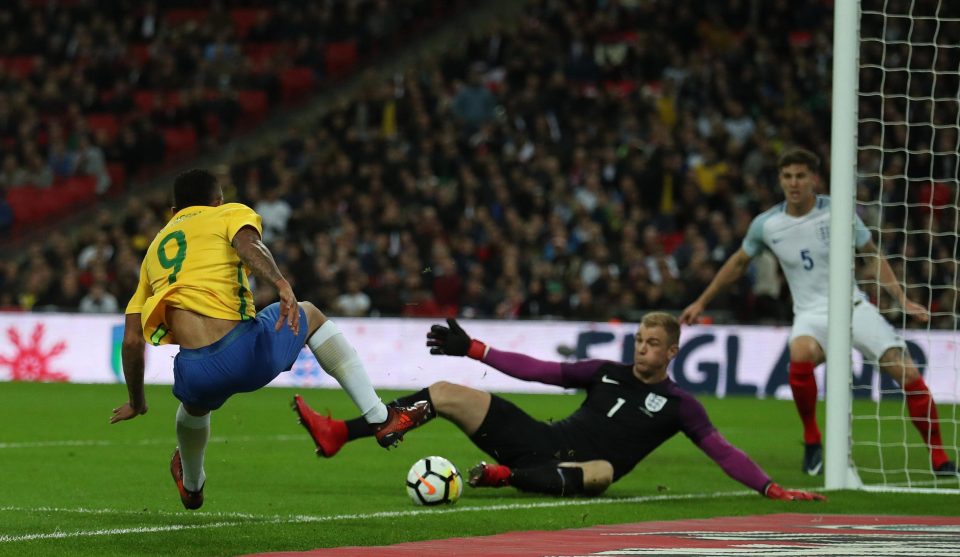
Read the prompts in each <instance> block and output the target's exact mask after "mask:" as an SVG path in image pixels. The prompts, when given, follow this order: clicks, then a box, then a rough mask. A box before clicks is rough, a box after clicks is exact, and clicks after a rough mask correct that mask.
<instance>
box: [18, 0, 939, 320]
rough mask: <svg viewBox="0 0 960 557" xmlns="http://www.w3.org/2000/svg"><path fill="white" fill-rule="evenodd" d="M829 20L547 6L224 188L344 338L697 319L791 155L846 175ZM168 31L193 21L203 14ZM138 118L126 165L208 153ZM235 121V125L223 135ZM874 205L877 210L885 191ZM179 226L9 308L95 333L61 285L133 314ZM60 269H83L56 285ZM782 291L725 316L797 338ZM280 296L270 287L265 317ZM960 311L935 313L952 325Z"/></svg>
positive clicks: (260, 96)
mask: <svg viewBox="0 0 960 557" xmlns="http://www.w3.org/2000/svg"><path fill="white" fill-rule="evenodd" d="M751 6H753V7H755V9H752V8H751ZM292 9H293V8H291V7H290V6H287V7H286V8H278V9H277V10H276V12H275V13H274V14H273V17H274V18H281V17H284V13H285V10H292ZM377 9H382V7H381V6H380V5H379V4H377ZM230 13H231V14H233V13H234V12H230ZM191 14H192V15H191ZM829 15H830V11H829V10H828V8H827V5H826V3H825V2H823V1H821V0H803V1H800V2H792V3H787V2H760V3H750V2H742V1H738V0H724V1H720V2H711V3H709V4H708V5H703V4H702V3H700V2H696V1H695V0H677V1H674V2H659V3H658V2H650V3H584V2H568V3H557V2H530V3H529V5H528V6H527V8H526V12H525V15H524V16H523V18H522V19H521V20H520V21H512V22H503V23H502V24H501V25H500V27H499V28H498V29H496V30H495V31H493V32H490V33H486V34H484V35H481V36H475V37H472V38H469V40H464V41H463V43H462V44H458V45H450V48H449V49H448V51H447V52H446V53H445V55H444V56H443V57H442V58H441V59H438V60H436V61H435V62H432V63H423V64H421V65H419V66H418V67H416V68H410V69H408V70H407V71H406V72H405V73H403V74H402V75H398V76H395V77H391V78H390V79H388V80H385V81H382V82H380V81H377V82H369V83H368V84H367V86H366V88H365V90H364V91H363V92H362V93H361V94H359V95H358V96H356V97H355V98H353V99H352V100H350V102H348V103H346V104H345V105H338V106H337V107H333V108H331V110H330V111H329V112H328V113H327V114H326V115H325V116H324V117H323V118H322V120H321V121H320V122H316V123H311V124H310V125H308V126H304V128H303V130H300V131H298V132H296V133H292V132H291V133H290V134H289V135H288V137H286V139H285V140H284V141H282V142H280V144H279V145H277V146H272V147H264V148H262V149H260V150H259V151H257V152H255V153H247V154H245V155H243V156H242V157H240V158H238V159H236V160H234V161H233V162H231V164H230V165H229V166H225V167H222V168H219V169H218V172H219V173H220V175H221V179H222V181H223V184H224V185H225V190H226V191H227V192H228V195H229V196H230V197H231V198H232V199H236V200H238V201H241V202H244V203H247V204H249V205H251V206H252V207H254V208H255V209H256V210H257V211H258V212H259V213H261V214H262V215H263V217H264V226H265V234H264V236H265V240H267V241H268V242H269V244H270V245H271V247H272V249H273V251H274V253H275V254H276V255H277V257H278V260H279V262H280V264H281V266H282V268H283V270H284V272H285V273H286V274H288V275H289V276H290V277H291V282H292V283H293V285H294V288H295V290H296V292H297V293H298V295H299V296H300V297H301V298H302V299H309V300H312V301H314V302H315V303H317V304H318V305H319V306H321V307H323V308H325V311H326V310H329V311H330V313H331V314H338V313H340V314H350V315H410V316H453V315H460V316H466V317H497V318H551V317H553V318H569V319H583V320H606V319H630V318H635V317H636V315H637V311H638V310H639V308H644V309H659V308H680V307H683V306H684V305H686V304H687V303H688V302H689V301H690V300H691V299H692V297H693V296H695V295H696V294H698V293H699V292H700V291H701V290H702V289H703V287H704V286H705V285H706V284H707V283H708V282H709V280H710V279H711V278H712V276H713V275H714V274H715V272H716V270H717V268H718V266H719V265H720V264H721V263H722V262H723V261H724V260H725V259H726V258H727V257H728V256H729V255H730V254H731V253H732V252H733V251H735V250H736V249H737V248H738V247H739V245H740V240H741V238H742V237H743V235H744V234H745V232H746V228H747V226H748V225H749V223H750V220H751V218H752V216H753V215H755V214H756V213H757V212H759V211H761V210H763V209H765V208H767V207H770V206H772V205H773V204H774V203H775V202H776V201H777V200H778V199H779V198H778V195H779V193H778V186H777V179H776V167H775V166H776V156H777V153H778V152H779V151H780V150H781V149H782V148H783V147H784V146H786V145H802V146H806V147H809V148H812V149H814V150H815V151H817V152H818V153H819V154H820V155H821V157H822V158H823V159H824V160H828V159H829V156H828V155H829V152H828V151H829V130H830V120H829V106H828V98H827V93H826V92H827V91H829V90H830V88H829V80H830V71H829V63H828V61H829V59H830V45H831V40H830V29H831V27H830V21H829ZM170 17H175V19H178V20H179V19H181V18H183V19H185V20H188V21H195V20H196V14H194V13H193V12H190V11H189V10H187V11H184V12H183V13H180V12H177V14H176V16H171V15H169V14H168V21H169V18H170ZM238 17H239V18H240V19H241V20H242V22H243V23H242V24H236V23H234V25H235V27H236V29H235V30H234V34H235V36H237V37H240V36H242V35H243V34H244V33H245V37H244V39H245V41H246V42H244V43H242V46H241V48H240V49H239V52H242V53H243V54H244V55H245V56H246V63H245V64H241V65H240V69H238V70H236V71H238V72H240V73H241V74H243V72H244V71H246V72H249V69H250V68H251V67H262V66H263V65H265V62H263V60H269V59H275V58H276V57H277V56H278V51H276V50H273V48H274V47H273V46H264V45H265V44H270V41H274V40H276V39H277V35H276V33H277V31H276V29H275V26H272V25H271V24H270V21H273V20H272V19H270V18H269V17H267V16H265V15H264V12H263V11H259V12H256V13H253V12H249V11H244V12H243V14H242V15H234V16H232V19H231V18H229V17H228V18H226V20H227V21H234V22H235V21H236V20H237V18H238ZM369 17H373V16H372V15H371V16H369ZM208 19H216V18H212V17H209V18H205V19H204V21H207V20H208ZM348 19H350V18H349V17H348ZM355 19H356V17H354V20H355ZM288 24H289V21H288ZM347 27H348V28H349V26H347ZM368 27H369V26H368ZM138 28H139V27H138ZM241 28H242V32H241V31H240V29H241ZM389 28H390V26H389V25H386V26H383V29H389ZM339 32H341V33H348V34H349V32H350V31H348V30H343V29H341V30H340V31H339ZM384 32H385V33H388V31H384ZM206 37H207V38H208V39H210V38H213V37H217V35H216V34H210V33H208V34H207V35H206ZM218 41H219V39H218ZM330 41H331V42H329V43H326V46H327V48H326V50H325V51H324V53H323V55H322V56H318V57H316V58H312V57H311V55H312V54H316V53H315V52H314V53H309V52H308V51H309V50H310V49H309V48H299V47H298V49H297V52H299V53H300V54H301V55H302V56H304V57H305V59H310V60H314V61H318V62H319V61H322V64H323V67H324V68H325V71H326V73H325V74H323V75H327V76H329V75H342V73H343V72H344V70H343V68H344V67H345V66H347V67H349V66H352V65H354V64H355V63H356V62H355V60H356V59H357V58H358V57H359V58H362V57H363V56H364V55H367V54H369V53H370V52H371V50H375V49H376V45H377V44H379V45H383V44H385V43H384V41H376V40H370V38H369V37H365V38H364V39H362V40H356V41H354V42H352V43H351V44H353V45H354V46H349V47H348V46H344V45H343V41H342V40H341V38H340V37H334V36H333V34H331V35H330ZM348 42H349V41H348ZM211 44H212V45H220V46H217V49H219V51H221V52H233V53H234V54H236V52H237V50H236V49H233V50H231V49H230V48H226V47H223V44H230V43H223V44H221V43H220V42H214V43H211ZM253 45H256V46H253ZM354 48H355V50H354ZM149 52H150V53H152V52H153V50H150V51H149ZM139 56H140V57H141V58H143V57H144V56H146V55H145V54H139ZM224 56H225V55H222V54H218V55H216V56H215V57H218V58H217V59H221V58H223V57H224ZM151 60H153V61H154V63H155V65H157V67H156V68H155V71H154V72H151V73H153V75H156V76H163V75H165V72H169V71H172V70H171V69H169V68H167V69H164V68H165V67H166V65H168V64H174V60H173V59H171V58H170V57H164V56H160V57H159V58H158V57H157V56H155V55H153V54H151ZM164 60H166V61H164ZM192 60H193V62H194V63H195V64H199V63H200V62H198V61H197V59H196V57H195V58H193V59H192ZM296 67H297V66H290V67H284V68H283V69H282V70H281V71H280V72H278V74H277V80H276V83H275V84H274V85H273V88H272V89H271V87H263V88H261V89H257V88H253V89H257V90H258V91H260V92H259V93H257V94H254V95H251V94H250V91H251V89H250V88H246V86H244V87H239V88H238V95H237V96H236V97H235V98H236V99H238V103H239V105H240V107H241V110H242V111H244V113H245V114H250V113H251V112H256V113H257V114H258V115H262V113H263V112H265V111H266V110H268V109H269V107H270V106H272V105H273V104H274V103H277V102H281V103H282V102H290V101H293V100H295V99H297V98H301V96H303V95H307V94H309V92H310V91H312V85H308V83H312V82H311V78H313V79H316V77H317V76H318V75H320V74H318V73H317V72H316V71H313V72H312V73H310V74H303V75H301V74H300V73H298V72H296V71H293V70H294V69H295V68H296ZM10 71H11V72H12V70H10ZM17 71H19V72H21V73H22V72H23V71H24V70H22V69H21V70H17ZM288 72H289V73H288ZM231 75H233V74H231ZM249 75H250V74H249V73H247V74H244V76H245V78H244V79H248V78H249ZM231 79H232V78H231ZM239 81H242V82H244V83H249V82H248V81H243V79H241V80H239ZM143 90H147V91H151V90H152V88H151V87H147V88H145V89H140V90H139V91H143ZM124 96H126V97H133V98H132V99H130V100H129V101H127V104H128V105H133V106H137V105H141V106H144V107H154V108H155V109H157V110H158V111H159V112H160V114H159V115H157V116H151V119H144V120H141V121H142V122H144V124H143V125H142V127H133V126H129V125H118V126H117V129H114V128H113V127H112V124H111V123H110V121H109V118H107V119H105V120H99V121H97V126H98V129H99V130H101V131H102V134H101V135H103V136H105V137H109V136H110V135H111V134H113V133H116V134H117V135H118V136H119V137H120V143H122V144H123V145H125V146H126V147H125V148H126V149H127V150H128V151H126V152H128V153H137V154H138V155H145V154H146V153H148V152H151V153H152V152H153V151H152V150H151V149H149V148H147V147H144V146H143V145H141V142H142V140H143V138H144V137H148V136H149V135H150V134H154V135H157V134H158V133H159V132H158V131H157V130H165V129H166V126H170V125H172V124H173V123H179V125H181V126H186V127H188V128H190V129H192V130H193V131H194V132H195V133H196V134H197V137H198V138H202V137H205V134H208V133H209V130H208V129H207V128H206V127H204V126H194V125H193V122H194V120H190V119H188V118H186V117H182V116H177V117H180V118H182V119H181V120H177V119H176V117H174V118H173V119H172V120H165V119H164V118H165V117H166V116H165V114H164V108H165V107H166V104H165V103H164V102H163V101H158V100H157V98H158V97H154V98H153V99H151V100H150V102H147V101H146V100H142V99H140V98H139V97H137V96H136V95H135V94H134V93H133V92H132V91H129V90H128V91H124V92H122V93H121V94H118V97H119V98H123V97H124ZM197 98H199V97H197ZM158 103H159V104H158ZM0 113H2V106H0ZM202 121H203V120H202V119H201V120H200V122H201V123H202ZM235 121H236V120H231V119H229V118H225V119H221V120H220V122H221V125H222V127H223V128H225V129H230V128H231V126H232V124H233V123H235ZM87 122H88V124H87V125H90V124H89V117H88V118H87ZM225 122H230V123H225ZM191 126H194V127H191ZM201 128H203V129H202V130H201ZM178 129H181V128H178ZM167 133H169V132H166V131H164V132H163V133H162V134H161V135H162V136H163V137H166V134H167ZM127 137H129V139H125V138H127ZM180 141H181V142H183V143H189V139H186V138H181V139H180ZM162 143H163V142H162V141H160V140H156V139H155V140H153V141H152V143H151V145H153V146H156V145H161V144H162ZM110 153H113V151H110V150H108V156H107V160H108V161H117V160H118V159H117V158H115V157H114V156H113V155H111V154H110ZM154 156H155V158H156V157H157V156H159V155H156V154H155V155H154ZM134 158H138V159H140V160H142V159H141V158H140V157H134ZM119 160H124V159H122V158H121V159H119ZM155 162H156V161H155ZM124 170H125V172H126V173H127V175H128V176H129V175H132V174H135V173H136V172H137V171H138V170H139V169H138V168H129V167H125V168H124ZM824 175H828V170H827V169H825V174H824ZM0 179H2V174H0ZM861 187H862V188H865V190H864V193H865V194H866V193H868V191H869V189H870V188H871V187H873V185H872V184H870V183H868V182H865V183H864V184H862V185H861ZM931 188H932V189H931V196H936V195H940V194H941V193H942V192H941V193H938V190H937V191H935V190H936V188H935V187H934V186H931ZM9 191H10V192H11V193H12V192H15V191H16V189H15V188H13V189H10V190H9ZM947 193H949V192H947ZM944 195H945V194H944ZM8 196H9V194H8ZM11 204H13V203H11ZM167 205H168V203H167V200H166V198H165V193H164V192H157V193H154V194H152V195H148V196H143V197H142V198H140V199H134V200H131V201H130V202H129V204H128V206H127V208H126V211H125V212H124V213H123V214H122V215H114V214H103V215H101V216H100V218H99V219H97V221H96V222H95V223H93V224H91V225H89V226H88V227H87V228H86V229H85V231H84V232H83V234H81V235H80V236H79V238H80V239H79V241H78V242H76V243H75V244H71V243H70V241H69V240H67V239H66V238H64V237H60V236H54V237H52V238H50V240H49V241H48V242H47V244H46V246H42V245H33V246H31V247H30V248H29V250H28V256H27V257H26V258H25V259H24V260H23V261H22V262H16V263H15V262H8V263H6V264H5V266H4V268H3V272H2V273H0V286H2V288H0V306H7V307H16V308H22V309H24V310H31V309H33V310H38V309H41V308H45V307H56V308H60V309H67V310H72V309H75V307H76V306H75V305H74V301H73V299H72V298H71V299H69V300H59V299H55V298H56V296H54V295H52V294H51V292H60V291H62V290H63V289H62V288H58V285H57V284H54V282H57V283H58V284H59V282H61V281H70V282H73V281H76V282H77V284H78V285H79V286H78V287H76V288H74V287H73V286H71V287H70V289H71V291H74V290H75V291H77V292H78V293H83V292H86V291H87V290H88V289H89V285H91V284H93V283H96V282H98V281H102V282H103V283H104V284H105V285H106V289H107V290H108V291H109V292H111V293H112V294H113V295H114V296H116V297H117V298H118V299H119V300H121V301H123V300H126V299H127V297H128V296H129V295H130V293H131V292H132V289H133V287H134V286H135V284H136V281H135V277H136V273H137V268H136V265H135V264H134V263H135V261H137V259H138V255H139V252H142V251H143V250H144V249H145V247H146V244H147V242H149V240H150V238H152V237H153V235H154V234H155V233H156V231H157V230H158V229H159V227H160V226H162V223H163V222H164V221H165V219H166V218H167V217H166V215H167V213H166V206H167ZM14 210H15V211H16V208H15V209H14ZM863 217H864V218H865V219H870V218H873V219H877V218H880V215H874V214H864V215H863ZM915 217H916V218H921V217H922V218H943V219H949V218H954V217H953V216H949V217H948V216H942V215H939V214H937V213H936V212H935V211H934V212H931V211H927V213H926V214H923V215H920V214H919V213H918V214H917V215H915ZM911 218H913V216H911ZM2 219H3V207H2V206H0V225H2V222H3V220H2ZM943 225H944V226H948V227H952V226H954V225H955V223H954V222H952V221H949V222H947V221H946V220H945V221H944V223H943ZM905 241H908V240H905ZM97 246H99V248H98V247H97ZM107 246H109V247H111V248H112V255H109V256H108V255H107V251H108V250H107V249H106V248H107ZM923 250H924V252H926V251H927V247H924V248H923ZM933 250H934V253H937V252H938V251H940V250H948V251H949V252H950V253H953V251H954V250H955V247H954V246H934V248H933ZM84 251H85V252H87V253H92V254H94V255H91V256H90V257H89V258H88V259H89V261H88V262H87V265H86V268H80V266H79V264H76V265H75V264H74V263H73V261H75V260H76V259H77V254H78V253H82V252H84ZM954 259H955V258H954ZM62 261H66V263H61V262H62ZM53 265H57V266H61V265H64V266H65V267H66V272H64V273H60V274H59V277H60V278H58V279H56V281H55V279H54V277H53V274H52V273H51V272H50V271H49V269H50V268H51V267H52V266H53ZM902 265H903V264H902V263H897V264H895V269H896V270H897V271H898V272H906V273H908V277H909V276H915V275H917V274H918V273H921V272H922V271H923V270H922V269H920V268H914V267H912V266H908V268H907V269H905V270H904V269H903V268H902ZM67 275H69V276H70V278H65V277H66V276H67ZM954 277H955V274H954V275H951V276H949V277H948V276H944V277H943V280H945V281H952V280H954ZM907 282H908V283H917V282H924V281H914V280H909V279H908V281H907ZM781 284H782V278H781V277H780V276H779V274H778V272H777V270H776V265H775V264H774V263H771V262H770V261H765V260H763V259H762V258H761V259H760V260H758V261H757V262H756V263H755V266H754V271H753V272H751V273H750V275H749V277H748V278H747V279H746V280H744V282H743V283H742V284H740V285H739V286H738V287H736V288H733V289H731V290H730V291H729V293H728V294H726V295H724V296H721V297H719V298H718V299H716V300H715V301H714V302H713V303H712V305H711V309H712V310H714V311H716V312H718V314H720V315H723V314H726V316H727V318H732V319H737V320H749V321H751V322H763V321H783V320H786V319H788V318H789V303H785V302H787V301H786V300H785V299H784V297H785V296H787V295H788V294H787V292H786V288H781V287H780V286H781ZM872 294H873V295H874V296H876V295H877V293H876V292H874V293H872ZM273 295H274V293H273V292H271V290H270V288H269V287H264V286H262V285H261V286H260V287H259V288H258V289H257V296H258V299H257V303H258V304H264V303H266V302H269V301H270V300H272V297H273ZM946 296H948V294H944V299H941V300H936V301H935V303H939V304H953V301H952V300H948V299H946ZM121 305H122V303H121ZM951 307H952V306H951ZM941 325H942V326H949V327H951V328H952V327H953V323H952V322H951V323H949V324H947V323H941Z"/></svg>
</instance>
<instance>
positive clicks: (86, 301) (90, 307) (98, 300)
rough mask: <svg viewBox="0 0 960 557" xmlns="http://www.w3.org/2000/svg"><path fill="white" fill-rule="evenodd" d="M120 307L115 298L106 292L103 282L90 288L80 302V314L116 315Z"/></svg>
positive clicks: (96, 283) (98, 282)
mask: <svg viewBox="0 0 960 557" xmlns="http://www.w3.org/2000/svg"><path fill="white" fill-rule="evenodd" d="M119 309H120V307H119V305H118V304H117V298H116V296H114V295H113V294H111V293H109V292H107V289H106V287H105V285H104V284H103V282H100V281H97V282H95V283H93V285H91V286H90V292H88V293H87V295H86V296H84V297H83V298H82V299H81V300H80V313H117V311H119Z"/></svg>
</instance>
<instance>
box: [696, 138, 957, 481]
mask: <svg viewBox="0 0 960 557" xmlns="http://www.w3.org/2000/svg"><path fill="white" fill-rule="evenodd" d="M778 166H779V168H780V187H781V188H782V189H783V193H784V197H785V200H784V201H783V202H781V203H779V204H777V205H775V206H774V207H772V208H771V209H769V210H767V211H766V212H764V213H762V214H760V215H759V216H757V217H756V218H755V219H754V220H753V222H752V223H751V224H750V229H749V231H748V232H747V235H746V237H745V238H744V240H743V245H742V246H741V247H740V249H739V250H737V251H736V252H735V253H734V254H733V255H732V256H731V257H730V258H729V259H727V261H726V263H724V264H723V266H722V267H721V268H720V271H719V272H718V273H717V275H716V276H715V277H714V278H713V280H712V281H711V282H710V284H709V285H708V286H707V288H706V289H705V290H704V291H703V293H702V294H700V296H699V297H698V298H697V299H696V300H695V301H694V302H693V303H692V304H690V305H689V306H687V308H686V309H685V310H684V311H683V314H682V315H681V316H680V321H681V322H682V323H684V324H693V323H696V322H697V320H698V319H699V317H700V315H701V314H702V313H703V310H704V308H705V307H706V306H707V304H708V303H710V300H712V299H713V298H714V296H716V295H717V293H718V292H720V291H721V290H722V289H723V288H725V287H726V286H728V285H730V284H732V283H733V282H734V281H736V280H737V279H739V278H740V277H741V276H742V275H743V274H744V273H746V271H747V269H748V267H749V265H750V260H751V259H753V258H754V257H756V256H757V255H759V254H760V252H761V251H762V250H763V249H764V248H766V249H769V250H770V251H772V252H773V254H774V255H775V256H776V257H777V260H778V261H779V262H780V267H781V268H782V269H783V272H784V275H786V279H787V284H788V285H789V287H790V293H791V294H792V296H793V313H794V318H793V328H792V330H791V331H790V367H789V381H790V389H791V390H792V391H793V400H794V402H795V403H796V405H797V412H798V413H799V414H800V419H801V421H802V422H803V441H804V445H805V446H804V456H803V470H804V472H806V473H807V474H810V475H817V474H819V473H821V472H822V471H823V445H822V439H821V433H820V428H819V427H818V425H817V415H816V409H817V382H816V378H815V377H814V375H813V370H814V368H816V367H817V366H818V365H820V364H821V363H823V362H824V361H825V359H826V349H827V341H828V338H827V317H828V316H827V290H826V288H824V286H825V285H826V284H827V283H828V282H829V273H828V268H829V265H828V259H829V247H830V246H829V238H830V198H829V197H827V196H825V195H817V193H816V189H815V188H816V186H817V183H818V180H819V171H820V158H819V157H818V156H817V155H815V154H814V153H812V152H810V151H808V150H806V149H799V148H793V149H788V150H787V151H785V152H784V153H783V155H782V156H781V157H780V160H779V164H778ZM854 241H855V243H856V246H857V249H858V250H859V251H860V253H863V254H865V255H867V256H868V257H870V258H871V259H870V261H871V266H872V267H874V268H877V269H878V270H879V274H878V281H879V283H880V285H882V286H883V288H884V289H885V290H886V291H887V292H888V293H889V294H890V295H891V296H892V297H893V298H894V299H895V300H896V301H897V302H898V303H899V304H900V307H902V308H903V310H904V311H905V312H906V313H908V314H909V315H911V316H913V317H914V318H915V319H918V320H920V321H921V322H926V321H928V320H929V319H930V314H929V312H928V311H927V308H925V307H923V306H922V305H920V304H918V303H916V302H914V301H913V300H911V299H909V298H908V297H907V295H906V293H905V292H904V291H903V289H902V288H901V286H900V283H899V281H898V279H897V277H898V276H900V275H897V274H894V272H893V270H891V268H890V265H889V263H887V261H886V258H885V257H884V256H883V254H881V253H880V251H879V250H878V249H877V246H876V245H875V244H874V243H873V240H872V239H871V236H870V232H869V231H868V230H867V229H866V227H865V226H864V224H863V222H862V221H861V220H860V217H856V230H855V235H854ZM874 261H875V263H873V262H874ZM852 327H853V338H852V340H853V346H854V347H855V348H856V349H857V350H859V351H860V352H861V353H862V354H863V355H864V358H865V359H867V360H870V361H877V362H879V365H880V369H881V370H882V371H884V372H885V373H886V374H887V375H889V376H890V377H891V378H892V379H893V380H894V381H896V382H897V384H898V385H900V386H901V388H903V391H904V395H905V396H906V405H907V409H908V411H909V413H910V417H911V419H912V420H913V424H914V426H916V428H917V430H918V431H919V432H920V436H921V437H922V438H923V440H924V442H925V443H927V446H928V447H929V450H930V461H931V467H932V469H933V470H934V472H936V473H937V474H942V475H956V473H957V468H956V465H955V464H954V463H953V462H951V461H950V460H949V458H948V457H947V454H946V452H944V450H943V441H942V439H941V436H940V422H939V418H938V416H937V406H936V403H935V402H934V400H933V397H932V396H931V395H930V389H929V388H928V387H927V384H926V382H925V381H924V380H923V377H922V376H921V375H920V373H919V371H917V366H916V364H915V363H914V362H913V359H912V358H911V357H910V354H909V353H908V352H907V350H906V343H905V342H904V340H903V338H902V337H901V336H900V335H899V334H897V332H896V331H895V330H894V328H893V327H892V326H891V325H890V324H889V323H888V322H887V321H886V320H885V319H884V318H883V317H882V316H881V315H880V312H879V311H878V310H877V308H876V306H874V305H873V304H872V303H870V300H869V299H868V298H867V296H866V295H865V294H864V293H863V292H861V291H860V289H859V288H856V287H855V288H854V292H853V316H852Z"/></svg>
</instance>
